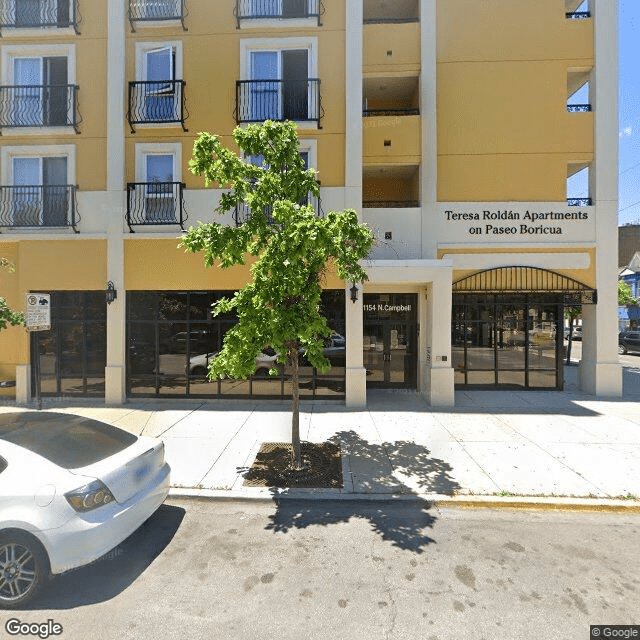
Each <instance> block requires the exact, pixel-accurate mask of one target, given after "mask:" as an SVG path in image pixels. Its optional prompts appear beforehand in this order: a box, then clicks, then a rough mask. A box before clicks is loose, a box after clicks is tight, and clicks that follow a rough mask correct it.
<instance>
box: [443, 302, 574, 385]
mask: <svg viewBox="0 0 640 640" xmlns="http://www.w3.org/2000/svg"><path fill="white" fill-rule="evenodd" d="M562 317H563V303H562V296H561V295H555V294H544V293H540V294H521V295H516V294H486V295H479V294H471V295H467V294H465V295H462V294H455V295H454V297H453V314H452V326H451V343H452V366H453V368H454V377H455V378H454V379H455V384H456V386H458V387H474V386H477V387H487V386H491V387H505V388H507V387H508V388H528V389H533V388H540V389H561V388H562V377H563V376H562V331H561V319H562Z"/></svg>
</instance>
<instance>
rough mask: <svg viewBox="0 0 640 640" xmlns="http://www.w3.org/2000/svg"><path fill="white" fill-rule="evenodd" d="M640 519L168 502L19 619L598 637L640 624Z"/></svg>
mask: <svg viewBox="0 0 640 640" xmlns="http://www.w3.org/2000/svg"><path fill="white" fill-rule="evenodd" d="M639 538H640V514H612V513H577V512H545V511H513V510H505V509H502V510H491V509H477V510H465V509H455V508H435V507H431V506H430V505H429V504H428V503H425V502H423V501H419V500H416V501H410V502H384V503H383V502H362V501H360V502H357V501H335V502H332V501H297V500H296V501H294V500H286V501H281V502H280V503H274V502H265V501H263V502H252V501H232V500H228V501H224V500H221V501H205V500H202V501H198V500H193V499H184V500H175V499H170V500H168V501H167V503H166V504H165V505H164V506H163V507H161V509H160V510H159V511H158V512H157V513H156V514H155V515H154V516H153V517H152V518H151V519H150V520H149V521H148V522H147V523H145V525H143V527H141V528H140V529H139V530H138V531H137V532H135V533H134V534H133V535H132V536H131V537H130V538H129V539H128V540H126V541H125V542H123V543H122V544H121V545H119V546H118V547H117V548H116V549H115V550H113V551H112V552H111V553H110V554H108V555H107V556H106V557H105V558H103V559H101V560H99V561H98V562H96V563H94V564H93V565H91V566H88V567H85V568H82V569H78V570H75V571H72V572H70V573H68V574H65V575H63V576H60V577H58V578H56V579H54V581H53V582H52V583H51V584H50V588H49V590H48V592H47V593H45V594H43V595H42V596H41V597H40V598H39V600H37V601H34V602H33V603H32V605H31V607H30V609H29V610H24V611H17V612H12V613H9V612H2V613H1V614H0V637H15V636H10V635H9V634H8V633H7V632H6V630H5V625H6V622H7V621H8V620H9V619H12V618H13V619H18V620H20V621H21V622H28V623H34V622H46V621H47V620H52V621H54V622H55V623H58V624H60V625H62V634H61V635H60V636H59V637H62V638H64V639H65V640H66V639H73V640H76V639H77V640H86V639H92V638H100V639H101V640H110V639H112V638H113V639H116V638H117V639H121V638H132V639H140V640H147V639H151V638H167V639H173V638H175V639H178V638H179V639H181V640H182V639H184V638H189V639H199V638H202V639H205V638H206V639H207V640H215V639H218V638H224V639H227V638H233V639H234V640H245V639H246V640H249V639H251V640H254V639H255V638H278V639H282V640H289V639H291V640H293V639H294V638H295V639H296V640H298V639H300V638H332V639H335V640H343V639H344V640H351V639H360V638H362V639H367V640H369V639H371V640H377V639H380V640H383V639H384V640H394V639H397V640H400V639H402V640H405V639H407V640H412V639H416V640H417V639H420V640H450V639H454V638H455V639H458V638H473V639H477V640H495V639H498V640H501V639H504V640H519V639H526V640H533V639H544V640H556V639H557V640H587V639H588V638H589V637H590V635H589V625H591V624H619V625H620V624H634V623H635V624H639V623H640V617H639V614H638V612H640V571H639V569H640V550H639V549H638V544H637V541H638V539H639Z"/></svg>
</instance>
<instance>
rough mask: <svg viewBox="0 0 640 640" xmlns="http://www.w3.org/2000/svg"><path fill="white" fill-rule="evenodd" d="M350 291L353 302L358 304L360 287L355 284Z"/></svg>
mask: <svg viewBox="0 0 640 640" xmlns="http://www.w3.org/2000/svg"><path fill="white" fill-rule="evenodd" d="M349 291H350V292H351V302H354V303H355V302H357V301H358V285H356V283H355V282H354V283H353V284H352V285H351V288H350V289H349Z"/></svg>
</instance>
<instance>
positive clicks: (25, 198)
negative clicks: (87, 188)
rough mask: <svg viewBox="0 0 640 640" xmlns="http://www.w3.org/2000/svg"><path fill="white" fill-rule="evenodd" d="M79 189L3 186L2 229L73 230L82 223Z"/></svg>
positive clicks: (0, 199)
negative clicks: (78, 210)
mask: <svg viewBox="0 0 640 640" xmlns="http://www.w3.org/2000/svg"><path fill="white" fill-rule="evenodd" d="M76 190H77V187H76V186H75V185H72V184H61V185H41V184H39V185H38V184H37V185H19V186H1V187H0V226H2V227H11V228H13V227H16V228H17V227H72V228H73V229H74V231H77V230H76V224H77V223H78V214H77V204H76Z"/></svg>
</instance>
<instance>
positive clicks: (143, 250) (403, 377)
mask: <svg viewBox="0 0 640 640" xmlns="http://www.w3.org/2000/svg"><path fill="white" fill-rule="evenodd" d="M0 30H1V32H2V39H1V41H0V73H1V76H0V95H1V96H2V98H1V101H0V133H1V134H2V135H1V137H0V193H1V194H2V197H1V199H0V254H2V255H3V256H4V257H7V258H9V259H10V260H11V261H12V262H13V263H14V264H15V266H16V270H15V272H14V273H1V274H0V291H2V294H3V295H4V296H5V297H6V298H7V300H8V302H9V304H10V305H11V306H13V307H14V308H23V306H24V300H25V295H26V294H27V293H29V292H41V293H49V294H51V305H52V325H51V329H50V330H49V331H42V332H37V333H35V332H34V333H32V334H30V335H29V334H27V333H26V332H25V331H24V330H22V329H17V328H13V329H8V330H6V331H3V332H2V334H0V379H3V380H10V381H13V380H15V387H14V388H10V389H6V390H0V391H2V392H3V393H5V394H6V395H10V394H12V393H15V398H16V400H17V401H19V402H27V401H28V400H29V399H30V398H31V397H32V396H33V394H34V393H35V392H36V391H38V392H40V393H41V394H43V395H51V396H65V395H93V396H97V397H104V398H105V401H106V402H108V403H110V404H120V403H124V402H126V401H127V399H129V398H134V397H156V396H168V397H200V398H202V397H246V396H258V395H259V396H262V397H281V396H283V395H286V394H287V393H288V389H287V384H286V383H287V372H286V370H283V371H281V373H280V375H279V376H273V377H267V376H265V375H264V374H263V371H264V367H261V366H260V365H261V363H262V364H264V362H268V361H269V358H272V357H273V354H269V353H268V351H266V352H265V353H264V354H262V356H261V358H264V359H263V360H260V358H259V359H258V360H259V361H258V362H257V366H258V372H257V373H256V375H255V376H253V377H252V378H250V379H249V380H246V381H242V380H228V379H224V380H218V381H214V382H209V381H208V380H207V379H206V378H205V376H204V375H203V372H204V371H205V370H206V365H207V362H208V360H209V359H210V358H211V357H213V354H215V352H216V351H217V350H218V349H219V348H220V346H221V341H222V338H223V336H224V333H225V331H226V330H227V328H228V327H229V326H232V324H233V322H234V318H233V317H220V316H218V317H214V316H212V314H211V304H212V303H213V302H215V300H216V299H218V298H219V297H220V296H222V295H224V294H225V293H228V292H233V291H235V290H237V289H238V288H239V287H241V286H242V285H243V284H244V283H245V282H246V281H247V278H248V277H249V268H248V266H247V267H236V268H233V269H230V270H224V271H223V270H221V269H218V268H216V267H214V268H211V269H205V268H204V266H203V259H202V257H201V256H198V255H192V254H186V253H184V252H183V251H182V250H180V249H177V238H178V236H179V235H180V233H181V231H182V230H184V229H186V228H187V225H189V224H195V223H197V222H198V221H205V222H207V221H217V222H221V223H223V224H229V225H235V224H241V223H242V220H243V216H245V215H246V212H245V211H243V210H242V208H239V209H238V210H234V211H229V212H226V213H224V214H222V215H221V214H219V213H216V212H215V208H216V207H217V206H218V203H219V200H220V195H221V193H222V190H220V189H206V190H205V189H204V186H203V183H202V180H201V178H199V177H196V176H193V175H191V174H190V172H189V170H188V160H189V157H190V154H191V148H192V145H193V140H194V137H195V134H196V133H197V132H199V131H211V132H213V133H216V134H219V135H220V136H221V138H222V140H223V141H224V142H226V143H228V144H229V145H233V140H232V138H231V133H232V130H233V128H234V127H235V126H236V125H237V124H239V125H243V124H246V123H250V122H260V121H262V120H265V119H267V118H270V119H274V120H281V119H290V120H294V121H296V122H297V123H298V130H299V137H300V152H301V154H303V156H304V157H305V159H306V161H307V163H308V165H309V166H311V167H314V168H316V169H317V171H318V179H319V181H320V184H321V190H320V193H321V195H320V200H319V201H318V202H317V203H315V204H316V205H317V210H318V212H319V215H322V212H323V211H329V210H341V209H344V208H353V209H356V210H357V211H358V212H359V214H360V217H361V220H362V221H363V222H365V223H367V224H368V225H369V226H370V227H371V228H372V230H373V232H374V235H375V237H376V240H377V241H376V245H375V247H374V249H373V251H372V253H371V255H370V258H369V259H368V260H367V261H366V264H365V266H366V267H367V270H368V274H369V280H368V281H367V282H366V283H365V284H364V285H361V286H358V287H357V290H356V289H353V287H352V283H345V282H342V281H341V280H339V279H338V278H337V277H336V276H335V275H332V274H329V275H328V276H327V278H326V282H325V288H326V291H325V295H324V298H323V312H324V313H325V314H326V315H327V318H328V319H329V324H330V326H331V327H332V329H333V336H332V337H331V338H330V339H329V340H328V341H327V355H328V357H329V358H330V360H331V362H332V365H333V366H332V368H331V370H330V372H329V373H328V374H326V375H321V374H319V373H318V372H317V371H314V370H313V369H311V368H310V367H307V368H306V369H305V375H304V376H303V384H302V386H303V391H302V392H303V395H306V396H307V397H314V398H344V401H345V402H346V404H347V406H351V407H358V406H364V405H365V404H366V397H367V389H369V388H373V387H383V388H402V389H409V390H414V391H416V392H418V393H421V394H423V395H424V396H425V398H426V400H427V401H428V402H429V403H430V404H431V405H432V406H452V405H453V403H454V389H455V388H479V389H485V388H486V389H502V388H521V389H562V388H563V382H564V373H563V368H562V362H563V358H562V352H563V331H562V326H563V315H564V309H565V308H566V307H567V306H581V308H582V315H583V332H584V338H583V355H582V362H581V365H580V384H581V386H582V388H583V389H585V390H586V391H588V392H590V393H593V394H597V395H602V396H619V395H620V394H621V391H622V373H621V369H620V365H619V360H618V353H617V335H616V328H617V314H616V309H617V300H616V279H617V270H616V266H617V265H616V257H617V231H616V229H617V199H618V198H617V141H618V127H617V46H616V43H617V2H616V0H589V1H588V2H580V1H579V0H527V1H526V2H518V3H514V2H513V1H512V0H486V1H484V2H482V3H474V2H469V0H396V1H394V2H393V3H389V2H384V1H383V0H224V1H223V0H219V1H217V2H209V1H207V0H109V1H108V2H107V0H92V1H91V2H89V1H88V0H40V1H39V2H38V1H32V0H29V1H27V0H0ZM108 288H109V289H111V293H109V292H108V291H107V289H108ZM352 289H353V290H352ZM114 292H115V294H114ZM107 297H109V302H107ZM36 364H37V365H38V366H37V367H36ZM303 364H304V363H303ZM303 369H304V367H303ZM398 398H401V396H398ZM399 401H401V399H400V400H399Z"/></svg>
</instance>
